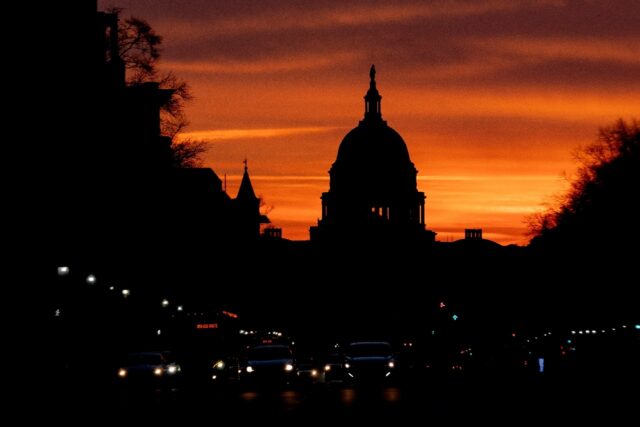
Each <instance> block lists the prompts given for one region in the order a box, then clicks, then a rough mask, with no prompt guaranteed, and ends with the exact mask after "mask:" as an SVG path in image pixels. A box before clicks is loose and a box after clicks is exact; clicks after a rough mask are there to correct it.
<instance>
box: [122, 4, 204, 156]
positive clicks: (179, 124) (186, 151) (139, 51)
mask: <svg viewBox="0 0 640 427" xmlns="http://www.w3.org/2000/svg"><path fill="white" fill-rule="evenodd" d="M121 12H122V9H119V8H113V9H111V13H116V14H118V15H120V14H121ZM161 44H162V36H160V35H159V34H157V33H156V32H155V30H154V29H153V27H151V25H150V24H149V23H148V22H147V21H146V20H144V19H142V18H138V17H133V16H132V17H129V18H127V19H125V20H122V21H120V23H119V26H118V51H119V55H120V59H122V61H123V62H124V65H125V68H126V70H127V84H129V85H140V84H143V83H146V82H158V83H159V84H160V88H162V89H171V90H172V91H173V92H172V96H171V97H170V98H169V100H168V101H167V102H166V103H165V104H164V105H162V109H161V111H160V127H161V131H162V134H163V135H166V136H169V137H171V141H172V142H171V151H172V154H173V164H174V166H175V167H197V166H199V165H200V164H201V160H200V155H201V154H203V153H204V152H205V151H206V144H205V143H204V142H202V141H195V140H189V139H187V140H182V141H180V142H178V141H177V139H176V136H177V135H178V134H179V133H180V132H181V131H182V130H183V129H184V128H185V127H186V126H187V125H188V124H189V122H188V121H187V118H186V115H185V112H184V109H185V103H186V102H188V101H189V100H191V99H192V98H193V96H192V95H191V89H190V87H189V84H188V83H187V82H186V81H184V80H182V79H180V78H179V77H177V76H176V75H175V74H173V73H172V72H160V71H158V69H157V64H158V62H159V60H160V57H161V49H160V45H161Z"/></svg>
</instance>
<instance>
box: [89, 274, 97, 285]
mask: <svg viewBox="0 0 640 427" xmlns="http://www.w3.org/2000/svg"><path fill="white" fill-rule="evenodd" d="M95 283H96V276H94V275H93V274H90V275H88V276H87V284H89V285H93V284H95Z"/></svg>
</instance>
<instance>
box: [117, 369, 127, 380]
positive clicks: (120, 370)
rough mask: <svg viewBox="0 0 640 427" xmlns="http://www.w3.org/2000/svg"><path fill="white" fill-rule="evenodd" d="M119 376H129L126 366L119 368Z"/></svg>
mask: <svg viewBox="0 0 640 427" xmlns="http://www.w3.org/2000/svg"><path fill="white" fill-rule="evenodd" d="M118 376H119V377H120V378H125V377H126V376H127V370H126V369H124V368H120V369H119V370H118Z"/></svg>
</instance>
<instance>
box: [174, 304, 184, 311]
mask: <svg viewBox="0 0 640 427" xmlns="http://www.w3.org/2000/svg"><path fill="white" fill-rule="evenodd" d="M176 310H178V311H182V310H184V308H183V307H182V306H181V305H179V306H178V308H176Z"/></svg>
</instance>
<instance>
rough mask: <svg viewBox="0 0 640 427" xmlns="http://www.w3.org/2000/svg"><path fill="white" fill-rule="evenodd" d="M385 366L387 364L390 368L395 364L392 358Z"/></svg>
mask: <svg viewBox="0 0 640 427" xmlns="http://www.w3.org/2000/svg"><path fill="white" fill-rule="evenodd" d="M387 366H389V367H390V368H394V367H395V366H396V364H395V363H394V362H393V360H392V361H390V362H389V364H388V365H387Z"/></svg>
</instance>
